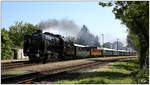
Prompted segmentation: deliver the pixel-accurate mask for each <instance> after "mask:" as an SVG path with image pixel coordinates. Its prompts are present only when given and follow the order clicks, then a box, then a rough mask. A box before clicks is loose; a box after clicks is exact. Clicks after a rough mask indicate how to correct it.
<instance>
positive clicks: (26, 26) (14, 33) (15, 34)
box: [9, 21, 37, 46]
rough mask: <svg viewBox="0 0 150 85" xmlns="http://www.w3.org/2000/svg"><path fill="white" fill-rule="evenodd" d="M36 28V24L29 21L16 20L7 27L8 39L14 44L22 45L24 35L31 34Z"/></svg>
mask: <svg viewBox="0 0 150 85" xmlns="http://www.w3.org/2000/svg"><path fill="white" fill-rule="evenodd" d="M36 29H37V26H34V25H32V24H30V23H23V22H22V21H21V22H16V23H15V25H12V26H10V27H9V35H10V39H11V40H12V41H13V44H14V45H16V46H23V39H24V35H26V34H32V33H33V32H35V31H36Z"/></svg>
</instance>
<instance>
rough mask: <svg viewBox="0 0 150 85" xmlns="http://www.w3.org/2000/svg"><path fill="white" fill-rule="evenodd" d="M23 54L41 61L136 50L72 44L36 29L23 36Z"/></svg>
mask: <svg viewBox="0 0 150 85" xmlns="http://www.w3.org/2000/svg"><path fill="white" fill-rule="evenodd" d="M24 55H25V56H28V57H29V61H30V62H38V63H39V62H43V63H46V62H48V61H56V60H67V59H79V58H88V57H103V56H106V57H108V56H133V55H136V52H130V51H125V50H115V49H108V48H99V47H92V46H84V45H79V44H74V43H73V42H71V41H67V40H65V39H63V38H62V37H61V36H60V35H55V34H52V33H48V32H45V33H42V31H41V30H37V32H36V33H33V34H32V35H25V36H24Z"/></svg>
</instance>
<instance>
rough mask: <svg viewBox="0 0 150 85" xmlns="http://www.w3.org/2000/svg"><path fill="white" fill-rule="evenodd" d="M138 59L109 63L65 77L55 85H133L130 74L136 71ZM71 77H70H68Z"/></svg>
mask: <svg viewBox="0 0 150 85" xmlns="http://www.w3.org/2000/svg"><path fill="white" fill-rule="evenodd" d="M138 64H139V62H138V59H137V58H134V59H131V60H124V61H119V62H114V63H110V64H109V65H107V66H104V67H103V68H99V69H95V70H92V71H90V72H86V73H74V74H68V75H65V76H66V78H64V79H63V80H59V81H57V82H55V83H56V84H135V83H136V82H135V79H134V77H135V76H133V75H132V74H133V72H135V71H137V69H138ZM69 76H71V77H69Z"/></svg>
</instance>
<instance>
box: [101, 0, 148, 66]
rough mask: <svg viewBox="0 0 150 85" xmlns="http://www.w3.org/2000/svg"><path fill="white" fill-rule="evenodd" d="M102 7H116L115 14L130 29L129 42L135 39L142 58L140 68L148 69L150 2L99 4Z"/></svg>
mask: <svg viewBox="0 0 150 85" xmlns="http://www.w3.org/2000/svg"><path fill="white" fill-rule="evenodd" d="M99 4H100V5H102V6H111V5H114V8H113V13H114V14H115V17H116V19H120V20H121V21H122V24H125V25H126V26H127V27H128V29H129V34H128V40H130V39H129V38H133V39H134V40H133V42H134V45H135V47H137V52H138V53H139V58H140V68H144V67H147V68H148V65H149V64H148V58H149V56H148V55H149V54H148V52H149V2H148V1H117V2H114V3H101V2H100V3H99Z"/></svg>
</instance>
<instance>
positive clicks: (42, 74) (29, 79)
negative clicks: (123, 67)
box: [1, 58, 126, 84]
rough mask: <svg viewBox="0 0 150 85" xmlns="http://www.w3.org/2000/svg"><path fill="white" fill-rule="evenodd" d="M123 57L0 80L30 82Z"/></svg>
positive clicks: (11, 82) (3, 82) (20, 82)
mask: <svg viewBox="0 0 150 85" xmlns="http://www.w3.org/2000/svg"><path fill="white" fill-rule="evenodd" d="M123 59H126V58H118V59H116V58H115V59H108V60H101V61H95V62H90V63H86V64H79V65H75V66H68V67H63V68H57V69H49V70H44V71H40V72H33V73H28V74H22V75H18V76H11V77H4V78H3V77H2V78H1V81H2V84H32V83H34V81H40V80H42V79H44V78H46V77H48V76H49V77H50V76H51V77H52V75H56V74H61V73H64V72H74V71H77V70H80V69H83V68H87V67H91V66H95V65H98V64H106V63H109V62H113V61H118V60H123ZM10 80H11V81H10Z"/></svg>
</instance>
